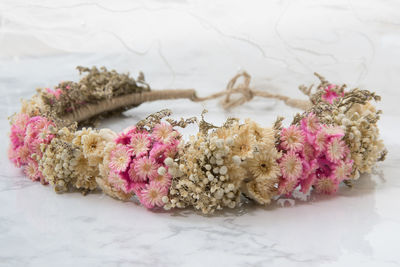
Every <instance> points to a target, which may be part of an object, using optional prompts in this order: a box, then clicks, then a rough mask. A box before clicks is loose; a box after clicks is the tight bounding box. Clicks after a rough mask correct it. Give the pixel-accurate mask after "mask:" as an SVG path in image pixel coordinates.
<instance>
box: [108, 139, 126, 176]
mask: <svg viewBox="0 0 400 267" xmlns="http://www.w3.org/2000/svg"><path fill="white" fill-rule="evenodd" d="M130 162H131V157H130V153H129V152H128V148H126V147H125V146H123V145H117V146H116V147H115V148H114V149H113V150H112V151H111V156H110V163H109V167H110V169H111V170H113V171H114V172H124V171H125V170H126V169H127V168H128V166H129V163H130Z"/></svg>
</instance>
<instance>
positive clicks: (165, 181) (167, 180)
mask: <svg viewBox="0 0 400 267" xmlns="http://www.w3.org/2000/svg"><path fill="white" fill-rule="evenodd" d="M153 181H154V182H157V183H158V184H160V185H161V186H163V187H165V188H169V187H170V185H171V181H172V176H171V175H170V174H169V173H168V172H166V173H164V174H159V173H158V174H157V176H155V177H154V178H153Z"/></svg>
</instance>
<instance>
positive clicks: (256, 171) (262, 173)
mask: <svg viewBox="0 0 400 267" xmlns="http://www.w3.org/2000/svg"><path fill="white" fill-rule="evenodd" d="M278 158H279V154H278V152H277V151H276V149H275V147H265V148H263V149H262V150H261V151H260V152H257V153H254V157H253V158H251V159H248V160H247V168H248V170H249V171H250V173H251V174H252V175H253V177H255V178H265V179H275V178H276V177H278V175H280V169H279V165H278V163H277V160H278Z"/></svg>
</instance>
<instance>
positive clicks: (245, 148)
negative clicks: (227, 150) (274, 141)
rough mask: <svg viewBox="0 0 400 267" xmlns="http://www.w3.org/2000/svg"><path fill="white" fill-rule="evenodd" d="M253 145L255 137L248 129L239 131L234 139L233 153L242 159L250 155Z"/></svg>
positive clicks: (251, 154)
mask: <svg viewBox="0 0 400 267" xmlns="http://www.w3.org/2000/svg"><path fill="white" fill-rule="evenodd" d="M255 145H256V139H255V137H254V136H253V135H250V133H249V131H248V130H246V131H241V132H240V133H239V135H238V136H237V137H236V138H235V140H234V145H233V153H234V154H235V155H238V156H239V157H241V158H242V159H245V158H248V157H252V156H253V152H254V148H255Z"/></svg>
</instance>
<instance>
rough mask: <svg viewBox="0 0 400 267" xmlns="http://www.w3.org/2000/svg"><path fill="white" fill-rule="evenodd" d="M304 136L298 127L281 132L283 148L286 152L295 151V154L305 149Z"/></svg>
mask: <svg viewBox="0 0 400 267" xmlns="http://www.w3.org/2000/svg"><path fill="white" fill-rule="evenodd" d="M303 144H304V134H303V132H302V131H301V130H300V128H299V127H298V126H296V125H291V126H290V127H289V128H283V129H282V131H281V146H282V148H283V149H285V150H293V151H295V152H297V151H300V150H301V149H303Z"/></svg>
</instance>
